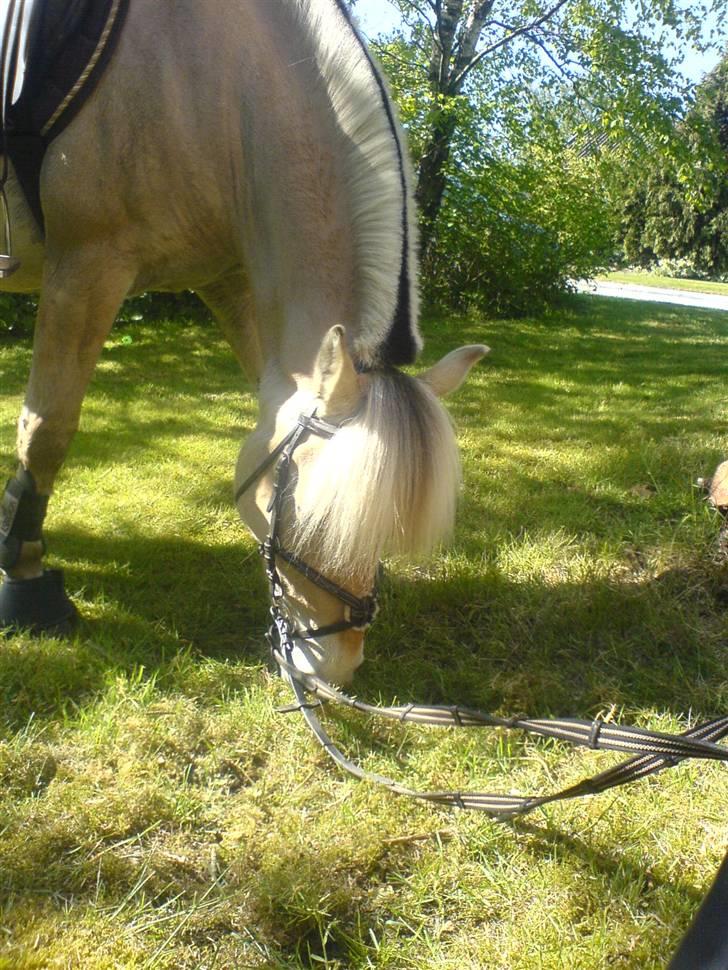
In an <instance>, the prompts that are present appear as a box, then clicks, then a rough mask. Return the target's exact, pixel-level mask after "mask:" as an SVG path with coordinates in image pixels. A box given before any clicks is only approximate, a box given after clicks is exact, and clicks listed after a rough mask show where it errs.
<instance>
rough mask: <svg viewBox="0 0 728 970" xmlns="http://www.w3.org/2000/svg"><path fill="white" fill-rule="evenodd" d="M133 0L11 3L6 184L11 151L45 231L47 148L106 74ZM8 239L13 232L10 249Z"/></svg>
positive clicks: (1, 68) (1, 75)
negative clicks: (44, 166)
mask: <svg viewBox="0 0 728 970" xmlns="http://www.w3.org/2000/svg"><path fill="white" fill-rule="evenodd" d="M128 5H129V0H10V2H9V3H8V7H7V13H6V18H7V19H6V22H5V23H4V24H0V36H2V38H3V44H2V63H1V64H0V79H2V82H3V83H2V95H1V100H2V123H3V124H2V143H3V156H4V169H5V170H4V172H3V178H2V185H4V182H5V179H6V178H7V159H8V157H9V158H10V159H11V161H12V163H13V167H14V169H15V173H16V175H17V177H18V181H19V182H20V184H21V186H22V188H23V192H24V193H25V197H26V199H27V201H28V204H29V206H30V208H31V210H32V212H33V215H34V216H35V219H36V221H37V223H38V226H39V228H40V229H41V231H42V230H43V228H44V224H43V210H42V208H41V204H40V169H41V164H42V162H43V157H44V155H45V151H46V149H47V147H48V145H49V144H50V142H51V141H52V140H53V138H55V137H56V135H58V134H59V133H60V132H61V131H62V130H63V128H64V127H65V126H66V125H67V124H68V123H69V122H70V121H71V119H72V118H73V117H74V116H75V115H76V114H77V112H78V111H79V109H80V108H81V106H82V105H83V102H84V101H85V99H86V98H87V97H88V95H89V94H90V93H91V91H92V90H93V88H94V87H95V85H96V83H97V81H98V79H99V78H100V77H101V75H102V73H103V70H104V68H105V67H106V64H107V63H108V60H109V58H110V57H111V54H112V53H113V51H114V48H115V46H116V41H117V39H118V36H119V32H120V30H121V26H122V23H123V20H124V16H125V15H126V11H127V7H128ZM19 25H20V26H19ZM3 195H4V193H3ZM7 228H8V229H9V228H10V227H7ZM6 236H7V233H6ZM8 244H9V240H8V239H7V238H6V247H8V248H9V245H8ZM15 268H17V267H15ZM1 271H2V265H0V272H1ZM10 271H11V272H12V269H11V270H10ZM5 275H8V274H7V271H6V274H5Z"/></svg>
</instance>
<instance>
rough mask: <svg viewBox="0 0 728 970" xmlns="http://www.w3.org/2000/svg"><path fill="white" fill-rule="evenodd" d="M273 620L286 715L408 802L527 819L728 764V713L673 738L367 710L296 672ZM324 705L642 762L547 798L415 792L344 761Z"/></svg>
mask: <svg viewBox="0 0 728 970" xmlns="http://www.w3.org/2000/svg"><path fill="white" fill-rule="evenodd" d="M273 618H274V619H273V624H272V625H271V628H270V633H269V634H268V636H269V640H270V644H271V651H272V654H273V659H274V660H275V662H276V663H277V664H278V667H279V669H280V671H281V674H282V675H283V676H284V677H285V679H287V680H288V683H289V684H290V685H291V687H292V688H293V692H294V694H295V696H296V702H297V703H296V704H294V705H292V706H290V707H286V708H281V713H290V712H294V711H301V713H302V714H303V716H304V718H305V720H306V723H307V724H308V726H309V727H310V728H311V731H312V732H313V734H314V736H315V737H316V740H317V741H318V742H319V743H320V744H321V746H322V747H323V748H324V750H325V751H326V753H327V754H328V755H329V756H330V757H331V758H332V759H333V760H334V761H335V762H336V764H338V765H339V766H340V767H341V768H343V769H344V770H345V771H348V772H349V773H350V774H352V775H354V776H355V777H357V778H361V779H362V780H364V781H373V782H375V783H376V784H378V785H383V786H384V787H385V788H388V789H389V790H390V791H392V792H394V794H396V795H408V796H409V797H410V798H419V799H422V800H423V801H428V802H434V803H436V804H438V805H446V806H449V807H453V808H463V809H473V810H475V811H479V812H485V813H486V814H487V815H491V816H492V817H493V818H496V819H499V820H501V821H506V820H507V819H509V818H513V817H514V816H516V815H525V814H526V813H528V812H531V811H533V810H534V809H535V808H538V807H539V806H541V805H546V804H548V803H549V802H555V801H561V800H564V799H568V798H578V797H580V796H583V795H597V794H599V793H600V792H603V791H606V790H607V789H608V788H615V787H617V786H618V785H626V784H627V783H628V782H630V781H637V780H638V779H640V778H646V777H647V776H648V775H652V774H655V773H656V772H658V771H661V770H662V769H663V768H672V767H673V766H674V765H677V764H679V763H680V762H681V761H683V760H684V759H686V758H706V759H708V760H711V761H728V748H722V747H720V746H719V745H718V744H716V743H715V742H716V741H719V740H721V738H724V737H725V736H726V735H727V734H728V715H726V716H723V717H718V718H714V719H713V720H711V721H706V722H705V723H704V724H699V725H697V726H696V727H694V728H691V729H690V730H688V731H686V732H685V733H684V734H679V735H676V734H666V733H663V732H661V731H647V730H645V729H644V728H638V727H631V726H625V725H619V724H610V723H609V722H607V721H603V720H600V719H598V718H597V719H595V720H593V721H583V720H578V719H576V718H568V719H547V720H534V719H530V718H520V717H510V718H505V717H498V716H496V715H494V714H486V713H484V712H483V711H477V710H473V709H472V708H468V707H458V706H456V705H420V704H406V705H403V706H398V707H378V706H375V705H372V704H367V703H366V702H365V701H360V700H358V699H357V698H354V697H350V696H349V695H348V694H344V693H343V692H342V691H340V690H337V689H336V688H335V687H332V686H331V684H329V683H327V682H326V681H325V680H322V679H321V678H320V677H317V676H316V675H314V674H308V673H304V672H303V671H301V670H299V669H298V668H297V667H296V666H295V663H294V661H293V651H294V642H293V637H292V636H291V632H290V628H289V626H288V621H287V620H286V618H285V617H284V616H283V615H282V614H281V613H280V612H279V611H278V610H277V609H276V607H275V606H274V607H273ZM307 693H309V694H313V695H314V696H315V697H316V698H318V700H316V701H314V702H313V703H311V702H309V701H308V700H307V698H306V694H307ZM326 701H333V702H334V703H335V704H340V705H343V706H344V707H350V708H353V709H354V710H357V711H361V712H362V713H364V714H373V715H376V716H377V717H384V718H389V719H391V720H395V721H400V722H402V723H415V724H430V725H435V726H437V727H469V728H475V727H499V728H505V729H508V730H519V731H525V732H527V733H528V734H538V735H541V736H542V737H547V738H556V739H557V740H560V741H568V742H569V743H571V744H576V745H585V746H586V747H589V748H592V749H600V750H608V751H630V752H633V753H636V754H637V757H635V758H630V759H629V760H628V761H624V762H622V763H621V764H618V765H615V766H614V767H613V768H609V769H608V770H607V771H603V772H601V773H600V774H598V775H594V776H593V777H591V778H585V779H584V780H583V781H580V782H579V783H578V784H576V785H571V786H569V787H568V788H564V789H562V790H561V791H558V792H555V793H553V794H550V795H531V796H519V795H498V794H488V793H484V792H459V791H417V790H415V789H412V788H408V787H407V786H406V785H402V784H400V783H399V782H397V781H394V779H392V778H387V777H386V776H385V775H380V774H377V773H375V772H371V771H366V770H365V769H364V768H362V767H361V766H360V765H357V764H356V763H355V762H353V761H351V760H350V759H349V758H347V757H346V755H344V754H343V752H342V751H341V750H340V749H339V748H338V747H337V746H336V744H335V743H334V742H333V741H332V740H331V737H330V736H329V734H328V733H327V731H326V729H325V728H324V727H323V725H322V724H321V722H320V721H319V719H318V717H317V716H316V714H315V708H317V707H322V706H323V704H324V703H325V702H326Z"/></svg>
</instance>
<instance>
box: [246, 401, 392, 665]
mask: <svg viewBox="0 0 728 970" xmlns="http://www.w3.org/2000/svg"><path fill="white" fill-rule="evenodd" d="M338 430H339V425H337V424H332V423H331V422H330V421H324V420H323V419H322V418H317V417H316V411H315V409H314V410H313V411H312V412H311V414H300V415H299V416H298V420H297V421H296V424H295V425H294V426H293V428H292V429H291V430H290V431H289V432H288V434H287V435H286V436H285V437H284V438H283V440H282V441H280V442H279V444H278V445H276V447H275V448H274V449H273V451H272V452H271V453H270V454H269V455H268V456H267V458H265V459H264V460H263V461H262V462H261V463H260V464H259V465H258V467H257V468H256V469H255V471H253V472H252V474H250V475H249V476H248V477H247V478H246V479H245V481H244V482H243V483H242V485H241V486H240V487H239V488H238V490H237V491H236V493H235V502H236V503H237V502H238V500H239V499H240V497H241V496H242V495H243V494H244V493H245V492H246V491H247V490H248V489H249V488H250V486H251V485H252V484H253V483H254V482H256V481H257V480H258V479H259V478H260V476H261V475H262V474H263V473H264V472H265V471H267V470H268V468H270V467H271V465H273V464H275V466H276V467H275V473H274V476H273V491H272V493H271V497H270V501H269V503H268V509H267V511H268V514H269V515H270V522H269V524H268V535H267V536H266V538H265V539H264V540H263V542H261V544H260V545H259V546H258V551H259V552H260V555H261V556H262V557H263V561H264V562H265V574H266V576H267V577H268V583H269V586H270V595H271V600H272V606H271V616H272V618H273V623H272V624H271V626H270V630H269V631H268V640H269V643H270V645H271V649H272V650H273V651H274V652H276V650H277V649H282V650H284V651H285V650H286V646H287V643H288V644H289V645H290V646H292V642H293V641H295V640H313V639H316V638H318V637H326V636H329V635H330V634H332V633H341V632H343V631H344V630H366V628H367V627H368V626H370V624H371V623H372V621H373V619H374V617H375V615H376V612H377V593H376V589H374V590H372V592H371V593H370V594H369V596H355V595H354V594H353V593H351V592H349V590H348V589H344V587H343V586H340V585H339V584H338V583H336V582H334V580H332V579H329V578H328V576H324V575H323V573H320V572H319V571H318V569H314V567H313V566H310V565H309V564H308V563H307V562H306V561H305V560H303V559H301V558H300V556H297V555H296V554H295V553H293V552H290V551H289V550H288V549H285V548H284V547H283V546H282V544H281V539H280V522H281V510H282V508H283V499H284V496H285V493H286V489H287V487H288V483H289V481H290V477H291V459H292V457H293V453H294V451H295V450H296V448H297V447H298V446H299V445H300V444H301V442H302V441H303V440H304V438H305V437H306V436H307V435H308V434H316V435H318V436H319V437H320V438H327V439H329V438H333V436H334V435H335V434H336V432H337V431H338ZM277 559H282V560H283V561H284V562H286V563H288V565H289V566H292V567H293V568H294V569H295V570H296V571H297V572H299V573H300V574H301V575H302V576H305V578H306V579H308V580H309V582H311V583H313V584H314V586H318V588H319V589H322V590H323V591H324V592H325V593H328V594H329V595H330V596H333V597H334V598H335V599H338V600H339V601H340V602H341V603H343V604H344V607H345V608H346V609H345V612H346V613H347V615H346V616H345V617H344V619H343V620H337V621H336V622H334V623H329V624H327V625H326V626H317V627H307V628H306V629H303V630H298V629H296V628H295V625H294V624H293V622H292V621H291V619H290V618H289V617H288V616H287V615H286V613H285V612H284V610H283V608H282V603H283V598H284V590H283V583H282V582H281V577H280V573H279V572H278V565H277V562H276V560H277Z"/></svg>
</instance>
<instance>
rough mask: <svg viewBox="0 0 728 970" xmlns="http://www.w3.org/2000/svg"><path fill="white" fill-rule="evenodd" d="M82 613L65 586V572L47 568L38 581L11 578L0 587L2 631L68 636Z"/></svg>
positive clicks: (6, 579) (0, 622)
mask: <svg viewBox="0 0 728 970" xmlns="http://www.w3.org/2000/svg"><path fill="white" fill-rule="evenodd" d="M77 619H78V611H77V610H76V607H75V606H74V605H73V603H72V602H71V600H70V599H69V598H68V596H67V595H66V590H65V589H64V587H63V571H62V570H60V569H46V570H45V572H44V573H43V575H42V576H38V578H37V579H11V578H10V577H9V576H6V578H5V581H4V582H3V584H2V586H0V630H7V631H12V630H28V631H30V632H31V633H36V634H37V633H51V634H54V635H56V636H66V635H67V634H69V633H70V632H71V630H72V629H73V627H74V626H75V625H76V620H77Z"/></svg>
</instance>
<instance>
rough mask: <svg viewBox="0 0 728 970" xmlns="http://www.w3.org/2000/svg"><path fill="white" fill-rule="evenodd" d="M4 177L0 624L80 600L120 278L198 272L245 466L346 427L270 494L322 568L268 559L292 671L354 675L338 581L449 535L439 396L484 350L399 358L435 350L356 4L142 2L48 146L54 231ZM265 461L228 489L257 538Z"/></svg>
mask: <svg viewBox="0 0 728 970" xmlns="http://www.w3.org/2000/svg"><path fill="white" fill-rule="evenodd" d="M6 191H7V195H8V200H9V208H10V213H11V222H12V226H13V230H14V232H13V234H14V240H15V255H16V256H17V257H19V258H20V261H21V266H20V269H19V270H18V271H17V272H16V273H15V274H14V275H12V276H9V277H8V278H7V279H4V280H2V282H1V283H0V285H1V286H2V288H3V289H6V290H11V291H16V292H28V291H35V290H40V294H41V295H40V302H39V308H38V315H37V322H36V330H35V338H34V347H33V358H32V365H31V370H30V376H29V380H28V384H27V391H26V395H25V400H24V404H23V406H22V411H21V414H20V417H19V422H18V435H17V458H18V463H19V467H18V471H17V473H16V475H15V477H14V478H13V479H11V481H10V482H9V484H8V487H7V489H6V492H5V495H4V497H3V501H2V507H3V510H4V526H3V528H2V529H0V568H2V570H3V572H4V574H5V580H4V583H3V585H2V587H0V600H1V601H2V611H1V612H2V623H3V624H4V625H5V626H7V627H11V628H17V626H18V625H23V622H24V621H23V618H24V617H25V618H26V619H27V617H28V616H30V617H31V618H32V622H31V623H29V625H30V626H31V627H33V628H34V629H36V630H38V631H43V630H47V631H51V632H53V631H56V632H59V631H63V630H65V629H66V628H67V627H68V626H69V625H70V624H71V622H72V621H73V613H74V609H73V607H72V604H71V601H70V600H69V599H68V597H67V596H66V594H65V591H64V590H63V587H62V578H61V577H60V576H59V575H58V571H54V570H48V569H46V568H45V565H44V554H45V544H44V541H43V535H42V527H43V521H44V518H45V513H46V507H47V504H48V499H49V498H50V496H51V493H52V491H53V487H54V483H55V480H56V477H57V475H58V472H59V470H60V468H61V466H62V464H63V462H64V459H65V456H66V453H67V450H68V447H69V444H70V442H71V439H72V437H73V435H74V433H75V431H76V429H77V427H78V423H79V416H80V413H81V407H82V402H83V398H84V394H85V391H86V388H87V385H88V383H89V380H90V378H91V376H92V374H93V371H94V367H95V365H96V362H97V359H98V357H99V354H100V352H101V350H102V348H103V345H104V342H105V340H106V338H107V336H108V334H109V331H110V329H111V327H112V324H113V322H114V319H115V317H116V315H117V313H118V310H119V308H120V306H121V303H122V301H123V300H124V299H125V298H126V297H128V296H131V295H134V294H139V293H141V292H144V291H148V290H161V291H177V290H183V289H190V290H194V291H196V292H197V293H198V294H199V296H200V297H201V298H202V300H203V301H204V302H205V303H206V304H207V306H208V307H209V308H210V310H211V311H212V313H213V315H214V317H215V318H216V320H217V321H218V323H219V325H220V327H221V329H222V332H223V334H224V335H225V337H226V338H227V341H228V342H229V344H230V346H231V348H232V351H233V353H234V354H235V355H236V357H237V359H238V361H239V362H240V365H241V367H242V369H243V371H244V372H245V373H246V374H247V376H248V377H249V378H250V379H252V380H255V381H257V383H258V387H259V416H258V421H257V426H256V428H255V430H254V432H253V433H252V435H251V436H250V438H249V439H248V441H247V442H246V443H245V444H244V445H243V447H242V449H241V452H240V457H239V459H238V463H237V468H236V474H235V479H236V483H237V485H238V486H239V485H240V483H244V482H245V480H246V479H247V478H249V477H250V474H251V472H252V471H253V470H254V469H255V468H257V467H258V466H259V465H260V463H261V462H265V460H266V456H270V455H272V454H274V453H276V449H277V448H278V447H279V443H280V442H281V441H282V440H283V439H284V438H285V436H286V435H287V434H288V433H289V431H290V428H291V427H292V426H293V425H295V424H296V422H297V420H298V418H299V415H301V414H304V415H307V416H308V418H309V419H311V418H312V415H314V412H315V414H316V419H317V420H319V421H320V422H323V421H325V422H327V423H328V425H329V426H331V427H332V428H333V431H332V433H331V435H330V436H321V435H317V434H308V435H304V436H303V437H304V440H302V441H301V442H300V447H299V448H298V450H297V452H296V455H295V456H294V460H293V466H294V472H295V474H294V475H293V476H292V477H291V480H290V484H289V486H288V488H287V494H286V496H285V501H284V502H283V507H282V510H281V522H280V529H281V535H282V537H283V538H284V539H285V542H286V544H287V545H288V546H289V547H290V548H291V549H293V550H294V551H295V552H296V553H297V554H298V555H299V556H300V557H302V558H305V560H306V562H307V563H308V564H309V565H310V569H309V571H308V573H306V572H305V571H304V572H300V571H299V570H296V569H295V568H293V567H292V566H291V565H290V564H289V563H287V562H280V563H279V571H280V582H281V584H282V596H283V600H284V602H285V606H286V610H287V613H288V614H289V615H290V616H291V617H292V619H293V621H295V622H296V623H301V624H305V625H306V627H307V628H309V629H310V630H311V631H312V633H311V635H310V636H309V637H308V638H306V639H305V641H304V638H301V639H300V643H298V649H299V653H300V662H301V664H302V666H303V667H304V668H307V669H309V670H311V671H314V672H317V673H318V674H320V675H323V676H325V677H328V678H330V679H333V680H336V681H338V682H346V681H348V680H349V679H350V678H351V676H352V674H353V672H354V670H355V669H356V667H357V666H358V665H359V664H360V663H361V661H362V657H363V641H364V632H365V631H364V629H363V628H362V627H363V626H365V624H361V623H355V622H353V621H352V620H351V615H350V609H351V608H350V606H348V605H347V603H346V602H342V600H341V599H340V598H339V597H337V596H336V595H333V594H332V592H331V590H332V589H337V588H338V589H345V590H347V591H349V593H350V594H351V595H352V596H354V597H358V598H361V597H363V596H365V595H366V594H367V593H368V592H369V591H370V590H371V588H372V586H373V584H374V579H375V573H376V570H377V563H378V562H379V560H380V558H381V557H382V556H383V555H385V554H387V553H389V552H396V553H404V554H406V553H411V552H415V551H417V552H422V551H424V550H427V549H431V548H432V547H433V546H434V545H435V544H436V543H438V542H439V541H441V539H442V538H443V537H444V536H446V535H447V534H448V532H449V531H450V530H451V528H452V523H453V516H454V513H455V507H456V498H457V492H458V488H459V482H460V479H459V463H458V450H457V445H456V439H455V435H454V431H453V428H452V426H451V423H450V421H449V418H448V416H447V413H446V411H445V409H444V408H443V405H442V404H441V401H440V399H441V398H442V397H443V396H444V395H445V394H447V393H449V392H451V391H452V390H454V389H455V388H456V387H457V386H459V385H460V383H461V382H462V381H463V380H464V379H465V377H466V376H467V374H468V372H469V370H470V368H471V367H472V366H473V364H474V363H475V362H476V361H478V360H479V359H480V358H481V357H482V356H483V354H484V353H486V351H487V348H486V347H484V346H481V345H470V346H466V347H461V348H458V349H457V350H455V351H453V352H452V353H450V354H448V355H447V356H446V357H444V358H443V359H442V360H441V361H440V362H439V363H437V364H435V365H434V366H433V367H431V368H430V369H429V370H427V371H426V372H425V373H423V374H420V375H419V376H417V377H413V376H411V375H409V374H406V373H404V372H403V371H402V370H401V369H400V368H401V367H402V366H403V365H406V364H411V363H413V362H414V361H415V358H416V357H417V355H418V353H419V351H420V349H421V346H422V340H421V336H420V332H419V329H418V322H417V318H418V309H419V306H418V304H419V301H418V290H417V272H418V267H417V233H416V218H415V212H414V204H413V192H412V175H411V172H410V167H409V162H408V159H407V152H406V149H405V143H404V135H403V132H402V130H401V128H400V125H399V123H398V121H397V119H396V114H395V110H394V108H393V106H392V102H391V99H390V97H389V95H388V93H387V89H386V85H385V83H384V81H383V78H382V74H381V72H380V70H379V68H378V66H377V65H376V64H375V62H374V61H373V60H372V58H371V56H370V55H369V53H368V50H367V48H366V46H365V44H364V43H363V41H362V39H361V37H360V35H359V33H358V32H357V29H356V27H355V25H354V23H353V22H352V19H351V17H350V15H349V13H348V10H347V8H346V6H345V4H344V3H343V0H276V2H275V3H271V2H270V0H239V2H235V0H233V2H230V0H228V2H226V3H224V4H222V3H220V0H176V2H175V3H174V4H166V3H159V0H132V2H131V3H130V5H129V9H128V13H127V15H126V20H125V23H124V26H123V29H122V30H121V32H120V36H119V39H118V45H117V47H116V49H115V51H114V53H113V55H112V56H111V58H110V59H109V62H108V64H107V66H106V68H105V71H104V73H103V75H102V77H101V78H100V80H99V81H98V83H97V85H96V86H95V88H94V90H93V93H92V94H91V96H90V97H89V99H88V100H87V101H86V103H85V104H84V105H83V107H82V108H81V109H80V111H79V112H78V113H77V114H76V116H75V117H74V118H73V120H72V121H71V122H70V124H69V125H68V126H67V127H66V128H65V129H64V130H63V131H62V132H61V133H60V134H59V135H58V136H57V137H56V138H54V140H53V141H52V142H51V143H50V145H49V147H48V150H47V153H46V155H45V158H44V161H43V166H42V170H41V179H40V197H41V203H42V212H43V219H44V223H45V232H44V233H41V232H40V231H39V229H38V226H37V224H36V222H35V220H34V219H33V215H32V212H31V210H30V208H29V206H28V203H27V202H26V200H25V197H24V195H23V193H22V191H21V188H20V186H19V184H18V180H17V178H16V173H15V172H14V171H13V170H12V167H11V170H10V172H9V179H8V183H7V186H6ZM273 478H274V473H273V471H272V469H271V468H270V467H266V468H265V469H264V470H263V471H262V472H261V474H260V475H259V476H257V477H256V480H255V481H254V483H253V484H252V485H251V487H250V488H246V489H243V490H241V489H240V488H239V487H238V490H237V495H238V498H237V502H238V507H239V510H240V514H241V516H242V518H243V520H244V521H245V523H246V524H247V525H248V526H249V528H250V529H251V530H252V532H253V534H254V535H255V536H256V537H257V538H258V539H259V540H261V541H263V540H264V538H265V536H266V535H267V533H268V529H269V525H270V517H271V511H270V499H271V493H272V489H273ZM314 574H318V575H321V576H325V577H326V578H327V579H328V580H329V587H328V588H327V587H326V586H325V585H324V586H322V585H321V584H318V583H316V582H314V581H312V579H311V578H310V577H311V576H312V575H314ZM18 604H20V605H18ZM28 604H30V607H29V605H28ZM29 610H30V612H29ZM330 628H333V629H332V630H331V632H326V631H327V630H329V629H330ZM317 631H320V632H317Z"/></svg>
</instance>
